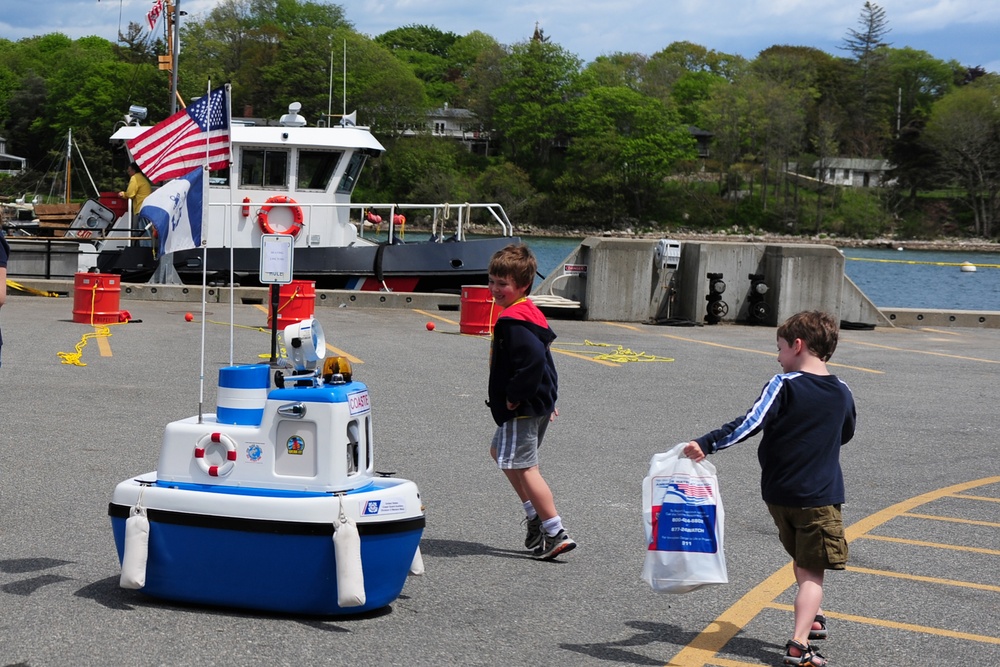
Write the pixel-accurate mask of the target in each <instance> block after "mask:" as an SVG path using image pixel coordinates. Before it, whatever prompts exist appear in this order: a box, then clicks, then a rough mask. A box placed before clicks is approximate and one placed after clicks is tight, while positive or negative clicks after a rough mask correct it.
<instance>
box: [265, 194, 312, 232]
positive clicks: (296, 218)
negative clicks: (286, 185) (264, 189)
mask: <svg viewBox="0 0 1000 667" xmlns="http://www.w3.org/2000/svg"><path fill="white" fill-rule="evenodd" d="M295 203H296V202H295V200H294V199H292V198H291V197H287V196H285V195H276V196H274V197H271V198H270V199H268V200H267V201H266V202H264V205H263V206H261V207H260V211H259V212H258V213H257V224H258V225H260V231H262V232H264V233H265V234H290V235H291V236H295V235H297V234H298V233H299V232H300V231H301V230H302V223H303V222H304V218H303V217H302V207H301V206H290V207H289V210H290V211H291V212H292V224H291V226H290V227H289V228H288V229H286V230H284V231H281V232H277V231H275V230H274V228H273V227H271V223H270V222H268V220H267V214H268V213H270V212H271V208H272V206H271V204H295Z"/></svg>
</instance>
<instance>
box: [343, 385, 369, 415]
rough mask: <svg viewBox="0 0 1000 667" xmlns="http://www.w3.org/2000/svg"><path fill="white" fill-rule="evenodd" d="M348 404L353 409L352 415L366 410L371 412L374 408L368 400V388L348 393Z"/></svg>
mask: <svg viewBox="0 0 1000 667" xmlns="http://www.w3.org/2000/svg"><path fill="white" fill-rule="evenodd" d="M347 406H348V409H350V411H351V416H354V415H362V414H364V413H366V412H370V411H371V409H372V405H371V403H369V402H368V390H367V389H366V390H365V391H355V392H353V393H351V394H348V395H347Z"/></svg>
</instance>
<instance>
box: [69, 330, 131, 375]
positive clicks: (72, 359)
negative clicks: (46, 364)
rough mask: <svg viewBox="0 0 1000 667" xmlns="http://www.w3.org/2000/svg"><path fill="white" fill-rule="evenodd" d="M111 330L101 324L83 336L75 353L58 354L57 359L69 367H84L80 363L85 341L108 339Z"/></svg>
mask: <svg viewBox="0 0 1000 667" xmlns="http://www.w3.org/2000/svg"><path fill="white" fill-rule="evenodd" d="M122 324H124V322H122ZM110 337H111V329H109V328H108V325H106V324H102V325H100V326H95V331H92V332H90V333H85V334H83V338H81V339H80V342H79V343H77V344H76V352H58V353H57V354H58V355H59V358H60V359H62V362H63V363H64V364H69V365H71V366H86V365H87V364H85V363H83V362H82V361H80V358H81V357H82V356H83V348H85V347H86V346H87V341H89V340H90V339H91V338H110Z"/></svg>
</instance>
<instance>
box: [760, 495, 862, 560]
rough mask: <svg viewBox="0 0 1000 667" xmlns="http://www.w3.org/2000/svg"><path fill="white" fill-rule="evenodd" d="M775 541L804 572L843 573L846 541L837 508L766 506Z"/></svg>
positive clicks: (835, 506) (836, 506) (838, 506)
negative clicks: (772, 521) (834, 571)
mask: <svg viewBox="0 0 1000 667" xmlns="http://www.w3.org/2000/svg"><path fill="white" fill-rule="evenodd" d="M767 510H768V512H770V513H771V518H773V519H774V525H776V526H777V527H778V539H780V540H781V545H782V546H783V547H785V551H787V552H788V555H789V556H791V557H792V559H793V560H794V561H795V564H796V565H798V566H799V567H801V568H804V569H806V570H812V571H814V572H815V571H817V570H843V569H844V568H845V567H846V566H847V539H846V538H845V537H844V522H843V519H842V518H841V515H840V505H826V506H824V507H783V506H781V505H771V504H768V506H767Z"/></svg>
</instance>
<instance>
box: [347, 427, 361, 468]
mask: <svg viewBox="0 0 1000 667" xmlns="http://www.w3.org/2000/svg"><path fill="white" fill-rule="evenodd" d="M359 435H360V434H359V431H358V422H357V420H353V421H351V422H349V423H348V424H347V474H348V475H357V474H358V455H359V454H360V451H359V447H360V442H359V440H360V437H359Z"/></svg>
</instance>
